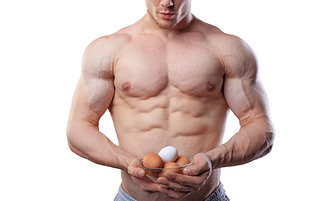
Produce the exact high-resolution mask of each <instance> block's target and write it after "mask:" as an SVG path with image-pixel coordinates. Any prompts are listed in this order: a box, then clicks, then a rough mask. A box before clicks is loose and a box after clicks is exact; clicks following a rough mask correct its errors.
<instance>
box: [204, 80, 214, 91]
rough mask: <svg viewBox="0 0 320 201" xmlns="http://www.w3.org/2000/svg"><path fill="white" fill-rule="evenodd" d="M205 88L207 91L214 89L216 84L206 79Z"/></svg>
mask: <svg viewBox="0 0 320 201" xmlns="http://www.w3.org/2000/svg"><path fill="white" fill-rule="evenodd" d="M206 88H207V90H208V91H214V90H215V89H216V85H215V84H214V83H213V82H210V81H208V82H207V85H206Z"/></svg>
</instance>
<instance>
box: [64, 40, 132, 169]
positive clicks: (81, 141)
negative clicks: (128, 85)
mask: <svg viewBox="0 0 320 201" xmlns="http://www.w3.org/2000/svg"><path fill="white" fill-rule="evenodd" d="M115 49H116V48H115V47H113V45H112V43H110V39H108V37H103V38H99V39H97V40H96V41H94V42H92V43H91V44H90V45H89V46H88V48H87V49H86V51H85V52H84V55H83V61H82V70H81V77H80V80H79V82H78V85H77V88H76V91H75V93H74V97H73V101H72V106H71V111H70V117H69V122H68V127H67V137H68V143H69V147H70V149H71V150H72V151H73V152H74V153H76V154H78V155H79V156H81V157H84V158H86V159H88V160H90V161H92V162H95V163H98V164H101V165H106V166H110V167H115V168H119V169H123V170H125V171H127V167H128V165H129V163H130V161H131V160H132V158H133V156H131V155H130V154H129V153H127V152H125V151H123V150H121V149H120V148H119V147H118V146H116V145H115V144H113V143H112V142H111V141H110V140H109V139H108V138H107V137H106V136H105V135H104V134H103V133H101V132H100V131H99V120H100V118H101V116H102V115H103V114H104V113H105V112H106V110H107V109H108V108H109V106H110V103H111V101H112V98H113V95H114V84H113V70H112V68H113V63H114V58H115V54H116V52H115V51H116V50H115Z"/></svg>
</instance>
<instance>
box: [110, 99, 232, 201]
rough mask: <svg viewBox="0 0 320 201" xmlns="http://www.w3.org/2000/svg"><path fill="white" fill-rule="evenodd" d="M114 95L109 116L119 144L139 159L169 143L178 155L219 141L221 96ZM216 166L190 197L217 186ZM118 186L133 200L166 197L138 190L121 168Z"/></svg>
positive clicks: (222, 119)
mask: <svg viewBox="0 0 320 201" xmlns="http://www.w3.org/2000/svg"><path fill="white" fill-rule="evenodd" d="M125 99H126V100H125V101H124V99H123V98H122V97H120V96H119V94H117V93H116V94H115V97H114V100H113V104H112V107H111V110H110V111H111V115H112V118H113V121H114V124H115V128H116V132H117V135H118V141H119V146H120V147H121V148H122V149H124V150H125V151H127V152H129V153H131V154H135V155H136V157H138V158H143V156H144V155H145V154H147V153H150V152H154V153H158V152H159V151H160V149H162V148H163V147H165V146H168V145H172V146H175V147H176V148H177V149H178V152H179V154H180V155H188V156H194V155H195V154H197V153H200V152H208V151H209V150H212V149H214V148H215V147H217V146H218V145H219V144H221V142H222V138H223V131H224V125H225V119H226V115H227V106H226V104H225V102H224V99H223V98H212V97H211V98H209V97H207V98H202V99H201V98H199V97H198V98H195V99H193V98H191V97H189V98H186V97H185V98H183V97H182V96H180V97H178V98H177V99H175V98H171V99H170V98H169V99H168V98H167V97H166V96H157V97H153V98H150V99H145V100H138V99H137V98H128V97H127V98H125ZM219 178H220V169H216V170H214V171H213V172H212V175H211V177H210V178H209V179H208V181H207V183H206V184H205V186H204V187H203V188H202V189H201V190H200V191H199V192H196V193H193V194H191V195H190V199H185V200H195V198H197V199H196V200H199V198H201V199H204V198H206V197H207V196H208V195H209V194H210V193H211V192H212V191H213V190H214V189H215V188H216V187H218V185H219ZM122 187H123V188H124V190H125V191H126V192H127V193H128V194H129V195H131V196H132V197H134V198H136V199H137V200H170V199H168V198H165V197H163V195H162V194H161V193H148V192H145V191H142V190H141V189H140V187H139V186H138V185H137V184H135V183H134V182H133V180H132V178H131V176H130V175H129V174H128V173H127V172H124V171H122Z"/></svg>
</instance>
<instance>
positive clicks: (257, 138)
mask: <svg viewBox="0 0 320 201" xmlns="http://www.w3.org/2000/svg"><path fill="white" fill-rule="evenodd" d="M232 44H233V48H232V50H231V51H230V52H231V54H228V55H225V56H223V57H222V58H221V59H222V61H223V64H224V68H225V72H226V75H225V82H224V96H225V99H226V102H227V104H228V105H229V107H230V109H231V110H232V112H233V113H234V114H235V115H236V116H237V118H238V119H239V123H240V130H239V132H237V133H236V134H235V135H234V136H233V137H231V138H230V140H228V141H227V142H226V143H225V144H223V145H221V146H218V147H217V148H215V149H213V150H211V151H209V152H207V155H208V156H209V157H210V160H211V162H212V166H213V168H220V167H226V166H234V165H241V164H245V163H248V162H250V161H253V160H255V159H258V158H260V157H262V156H264V155H266V154H267V153H269V152H270V151H271V148H272V145H273V140H274V130H273V126H272V123H271V120H270V118H269V114H268V107H267V98H266V95H265V93H264V90H263V88H262V87H261V85H260V84H259V81H258V79H257V62H256V59H255V56H254V54H253V52H252V50H251V48H250V47H249V46H248V45H247V44H246V43H245V42H244V41H242V40H241V39H239V38H237V37H232Z"/></svg>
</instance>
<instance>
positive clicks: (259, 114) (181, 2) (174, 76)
mask: <svg viewBox="0 0 320 201" xmlns="http://www.w3.org/2000/svg"><path fill="white" fill-rule="evenodd" d="M146 6H147V13H146V15H145V16H144V17H143V18H142V19H141V20H139V21H138V22H137V23H135V24H133V25H131V26H129V27H126V28H124V29H122V30H120V31H118V32H117V33H115V34H113V35H110V36H104V37H101V38H99V39H97V40H95V41H94V42H92V43H91V44H90V45H89V46H88V48H87V49H86V51H85V53H84V57H83V65H82V74H81V77H80V81H79V83H78V86H77V88H76V91H75V94H74V98H73V102H72V107H71V113H70V119H69V123H68V129H67V136H68V142H69V145H70V148H71V150H72V151H73V152H75V153H76V154H78V155H80V156H82V157H84V158H86V159H89V160H91V161H93V162H95V163H98V164H102V165H105V166H109V167H114V168H118V169H121V173H122V188H120V189H121V190H122V193H124V194H125V197H126V199H127V200H134V199H136V200H139V201H153V200H161V201H163V200H174V199H179V198H181V199H182V200H187V201H188V200H190V201H195V200H206V199H207V200H227V199H228V198H227V197H226V196H224V198H220V199H219V198H217V199H214V198H213V197H212V195H213V194H215V193H217V190H216V189H220V190H219V192H220V191H221V185H220V168H221V167H226V166H234V165H240V164H244V163H248V162H250V161H252V160H255V159H257V158H260V157H262V156H264V155H266V154H267V153H269V152H270V150H271V147H272V143H273V139H274V132H273V128H272V125H271V121H270V119H269V116H268V112H267V105H266V101H265V95H264V92H263V89H262V88H261V87H260V85H259V83H258V80H257V64H256V60H255V56H254V55H253V53H252V50H251V49H250V47H249V46H248V45H247V44H246V43H245V42H244V41H242V40H241V39H239V38H238V37H235V36H232V35H228V34H225V33H223V32H222V31H221V30H219V29H218V28H217V27H214V26H212V25H209V24H206V23H204V22H202V21H200V20H199V19H197V18H196V17H195V16H193V15H192V14H191V10H190V9H191V0H146ZM229 109H231V110H232V112H233V113H234V114H235V115H236V116H237V118H238V119H239V123H240V126H241V128H240V130H239V132H238V133H236V134H235V135H234V136H233V137H232V138H231V139H229V140H228V141H227V142H226V143H225V144H222V139H223V134H224V128H225V123H226V118H227V114H228V110H229ZM107 110H109V111H110V114H111V116H112V118H113V121H114V126H115V129H116V133H117V137H118V141H119V146H116V145H115V144H113V143H112V142H111V141H110V140H109V139H108V138H107V137H106V136H105V135H104V134H102V133H101V132H99V119H100V117H101V116H102V115H103V114H104V113H105V112H106V111H107ZM167 145H173V146H175V147H176V148H177V149H178V150H179V153H180V154H183V155H188V156H193V158H194V164H193V165H191V166H189V167H188V168H186V169H185V170H184V172H183V174H176V173H167V174H166V175H164V176H163V177H160V178H158V180H157V181H156V182H153V181H151V180H149V179H148V177H146V173H145V171H144V170H143V169H140V168H139V166H138V162H139V161H140V160H141V158H142V157H143V156H144V155H145V154H146V153H149V152H155V153H157V152H158V151H159V150H160V149H161V148H163V147H165V146H167ZM208 197H209V198H208ZM133 198H134V199H133ZM117 199H118V198H117ZM122 200H123V199H122Z"/></svg>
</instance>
